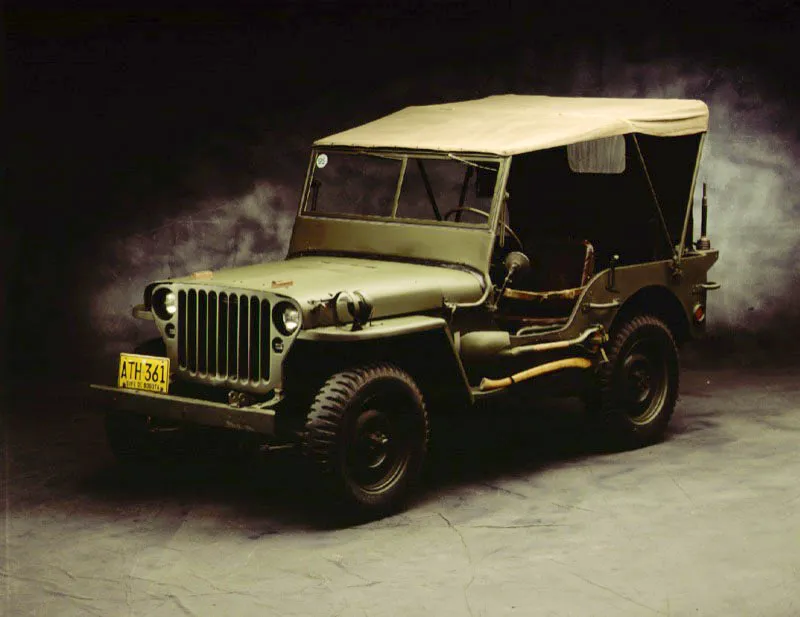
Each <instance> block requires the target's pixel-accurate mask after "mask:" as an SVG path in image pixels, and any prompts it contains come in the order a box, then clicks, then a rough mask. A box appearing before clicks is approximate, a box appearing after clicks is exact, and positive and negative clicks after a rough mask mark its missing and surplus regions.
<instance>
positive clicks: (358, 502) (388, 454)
mask: <svg viewBox="0 0 800 617" xmlns="http://www.w3.org/2000/svg"><path fill="white" fill-rule="evenodd" d="M428 435H429V425H428V415H427V412H426V410H425V403H424V400H423V397H422V393H421V392H420V390H419V388H418V387H417V385H416V383H415V382H414V380H413V379H412V378H411V376H410V375H409V374H408V373H406V372H405V371H403V370H401V369H400V368H398V367H396V366H393V365H391V364H375V365H369V366H364V367H360V368H355V369H350V370H345V371H341V372H339V373H336V374H335V375H333V376H332V377H331V378H330V379H328V380H327V381H326V382H325V384H324V385H323V386H322V388H321V389H320V390H319V392H318V393H317V396H316V398H315V399H314V402H313V403H312V405H311V409H310V411H309V413H308V417H307V421H306V426H305V444H304V445H305V452H306V455H307V456H308V457H309V458H310V459H312V460H313V461H314V462H315V463H316V465H317V467H318V468H319V470H320V471H321V472H322V476H323V479H324V481H325V483H326V484H327V487H328V488H329V489H331V490H332V491H333V493H334V495H335V496H336V497H338V498H339V499H340V500H341V502H342V503H343V505H344V506H346V507H347V508H348V509H349V510H351V511H353V512H355V513H357V514H360V515H362V516H364V517H366V518H377V517H381V516H385V515H387V514H389V513H391V512H394V511H396V510H398V509H399V508H400V507H401V506H402V505H403V503H404V502H405V500H406V499H407V498H408V496H409V494H410V493H411V490H412V488H413V486H414V484H415V482H416V481H417V479H418V478H419V474H420V471H421V468H422V463H423V461H424V459H425V454H426V452H427V446H428Z"/></svg>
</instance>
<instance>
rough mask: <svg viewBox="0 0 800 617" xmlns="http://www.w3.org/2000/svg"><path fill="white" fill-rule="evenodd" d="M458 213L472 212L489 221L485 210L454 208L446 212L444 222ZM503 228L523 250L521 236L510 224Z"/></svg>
mask: <svg viewBox="0 0 800 617" xmlns="http://www.w3.org/2000/svg"><path fill="white" fill-rule="evenodd" d="M457 212H472V213H473V214H480V215H481V216H485V217H486V218H487V219H488V218H489V213H488V212H484V211H483V210H478V209H477V208H467V207H459V208H453V209H452V210H448V211H447V212H445V214H444V216H443V217H442V220H444V221H446V220H447V219H448V218H449V217H450V215H451V214H455V213H457ZM503 227H504V228H505V230H506V231H507V232H508V235H509V236H511V237H512V238H513V239H514V241H515V242H516V243H517V246H519V248H520V249H521V248H523V247H522V240H520V239H519V236H518V235H517V234H516V233H515V232H514V230H513V229H511V226H510V225H509V224H508V223H503Z"/></svg>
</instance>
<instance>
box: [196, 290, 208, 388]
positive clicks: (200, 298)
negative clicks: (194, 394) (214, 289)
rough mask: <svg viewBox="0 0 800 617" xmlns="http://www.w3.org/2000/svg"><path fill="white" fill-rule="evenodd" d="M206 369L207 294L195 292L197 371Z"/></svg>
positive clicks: (203, 371) (200, 371)
mask: <svg viewBox="0 0 800 617" xmlns="http://www.w3.org/2000/svg"><path fill="white" fill-rule="evenodd" d="M207 369H208V294H206V292H205V291H198V292H197V372H198V373H205V372H206V371H207Z"/></svg>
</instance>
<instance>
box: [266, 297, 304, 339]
mask: <svg viewBox="0 0 800 617" xmlns="http://www.w3.org/2000/svg"><path fill="white" fill-rule="evenodd" d="M273 316H274V321H275V327H276V328H278V330H279V331H280V332H281V334H283V335H285V336H289V335H290V334H294V333H295V332H296V331H297V329H298V328H299V327H300V324H301V323H302V321H303V315H302V313H300V309H298V308H297V307H296V306H295V305H294V304H290V303H289V302H281V303H280V304H278V305H277V306H276V307H275V313H274V314H273Z"/></svg>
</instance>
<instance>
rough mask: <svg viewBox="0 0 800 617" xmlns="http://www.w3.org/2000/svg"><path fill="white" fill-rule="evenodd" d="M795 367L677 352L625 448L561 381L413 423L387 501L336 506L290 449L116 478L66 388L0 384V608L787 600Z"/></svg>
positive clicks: (446, 609)
mask: <svg viewBox="0 0 800 617" xmlns="http://www.w3.org/2000/svg"><path fill="white" fill-rule="evenodd" d="M797 377H798V375H797V370H796V369H791V370H790V369H783V370H777V369H775V370H766V369H761V370H752V369H748V370H745V369H736V370H733V369H726V370H708V369H703V368H693V369H691V370H686V371H685V372H684V383H683V394H682V398H681V400H680V402H679V404H678V410H677V413H676V417H675V418H674V420H673V424H672V427H671V431H670V433H669V435H668V438H667V439H666V441H665V442H663V443H661V444H658V445H656V446H653V447H650V448H646V449H642V450H638V451H633V452H621V453H607V452H602V451H599V450H597V448H595V447H594V446H593V445H592V440H591V436H589V435H587V434H586V431H585V424H584V423H583V422H582V418H581V414H580V409H578V408H577V407H576V406H575V405H570V404H565V403H558V404H556V403H548V404H547V405H543V406H542V408H541V409H535V410H527V411H526V412H524V413H523V412H520V411H516V412H506V411H504V410H498V411H497V412H496V413H495V412H492V413H491V414H489V413H487V414H484V415H481V416H477V417H473V418H470V419H469V420H468V421H465V422H464V423H459V424H448V425H447V426H443V425H440V426H438V427H437V426H436V425H434V431H436V430H439V433H438V434H436V433H435V434H434V442H433V444H432V448H431V456H430V460H429V464H428V467H427V471H426V476H425V481H424V486H423V487H422V491H421V492H420V495H419V496H418V498H417V499H415V501H414V502H413V503H412V504H411V505H410V507H409V509H408V510H407V511H406V512H404V513H402V514H398V515H396V516H393V517H390V518H387V519H384V520H382V521H378V522H373V523H369V524H365V525H360V526H354V527H349V528H348V527H336V526H332V525H331V524H330V523H329V521H328V516H327V513H326V511H325V504H324V503H323V502H320V501H319V500H318V499H315V498H313V497H309V490H308V485H307V481H308V479H309V478H308V476H307V472H306V471H304V467H303V466H302V464H300V463H299V462H298V461H297V460H296V459H295V456H296V455H295V454H293V453H291V452H286V453H278V454H274V455H270V456H268V457H266V458H265V459H263V460H261V459H259V460H251V459H247V460H231V459H225V460H224V461H222V460H213V461H212V460H209V461H208V462H206V463H202V462H195V463H192V464H188V465H185V466H182V467H180V468H176V469H173V470H170V471H160V472H151V473H149V474H147V475H145V476H142V477H134V478H131V477H127V476H124V475H123V474H121V472H120V470H119V469H118V468H117V466H116V465H115V464H114V462H113V460H112V459H111V455H110V454H109V452H108V449H107V448H106V446H105V443H104V438H103V434H102V423H101V420H100V418H99V417H98V416H97V415H96V414H95V413H93V412H92V411H91V409H90V408H89V406H88V405H87V403H86V402H85V399H84V396H83V391H82V390H81V389H80V388H78V387H71V388H67V389H65V390H63V389H62V390H59V389H56V388H52V389H50V390H49V391H46V392H42V391H41V389H37V388H24V387H20V386H18V387H15V388H11V389H9V390H8V391H7V392H6V394H5V399H4V401H3V411H4V425H3V437H4V471H3V478H2V479H3V486H2V498H3V501H4V504H3V505H4V509H3V512H4V515H5V518H4V521H3V530H4V543H3V546H2V553H0V558H1V560H0V577H1V578H2V583H1V585H2V587H0V590H1V591H2V603H0V609H2V610H1V611H0V612H2V613H3V614H4V615H8V616H9V617H10V616H12V615H13V616H23V615H37V616H42V615H46V616H50V615H52V616H54V617H55V616H58V617H62V616H71V615H102V616H103V617H115V616H148V617H160V616H171V615H190V616H205V615H209V616H211V615H214V616H216V615H236V616H237V617H239V616H248V615H258V616H260V617H262V616H268V615H282V616H283V615H303V616H317V615H320V616H351V615H352V616H364V615H369V616H381V615H403V616H409V615H465V616H478V615H487V616H493V617H494V616H501V615H545V616H549V615H552V616H562V615H563V616H567V615H580V616H586V615H598V616H606V615H614V616H627V615H726V616H727V617H730V616H735V615H742V616H745V615H746V616H753V615H764V616H784V615H785V616H789V615H797V614H800V591H799V590H800V485H799V484H798V482H797V478H798V477H800V457H798V455H797V452H798V438H800V396H799V395H800V380H798V378H797Z"/></svg>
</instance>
